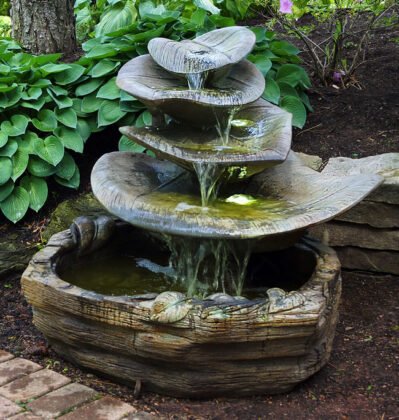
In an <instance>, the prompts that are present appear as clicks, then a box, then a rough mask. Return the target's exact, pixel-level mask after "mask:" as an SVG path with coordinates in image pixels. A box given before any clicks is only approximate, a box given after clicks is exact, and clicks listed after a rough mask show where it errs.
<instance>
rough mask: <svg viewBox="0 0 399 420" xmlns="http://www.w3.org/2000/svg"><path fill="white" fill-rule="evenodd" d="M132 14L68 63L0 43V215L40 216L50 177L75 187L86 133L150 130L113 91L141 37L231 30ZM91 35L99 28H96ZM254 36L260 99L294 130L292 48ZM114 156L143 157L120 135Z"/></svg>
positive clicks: (209, 22) (300, 96)
mask: <svg viewBox="0 0 399 420" xmlns="http://www.w3.org/2000/svg"><path fill="white" fill-rule="evenodd" d="M104 1H105V0H104ZM109 3H110V2H109ZM113 3H114V4H115V5H117V4H118V3H119V2H118V1H114V2H113ZM82 4H83V2H82ZM137 12H138V18H137V19H135V21H134V23H132V24H129V25H128V26H125V27H120V28H119V29H117V30H116V31H113V32H110V33H107V34H105V35H101V36H98V37H96V38H92V39H90V40H88V41H87V42H85V43H84V44H83V50H84V55H83V57H82V58H81V59H80V60H78V61H77V62H75V63H73V64H65V63H59V58H60V54H50V55H43V56H33V55H30V54H26V53H24V52H22V51H21V49H20V47H19V46H18V45H17V44H16V43H15V42H13V41H11V40H5V39H4V40H0V107H1V111H2V113H1V115H0V128H1V130H0V209H1V211H2V213H3V214H4V215H5V216H6V217H7V218H8V219H9V220H11V221H13V222H14V223H16V222H17V221H19V220H21V219H22V218H23V217H24V215H25V214H26V212H27V210H28V209H29V208H31V209H32V210H34V211H39V210H40V208H41V207H42V206H43V205H44V203H45V201H46V199H47V195H48V186H47V180H48V179H49V178H52V179H53V180H55V182H57V183H59V184H61V185H63V186H66V187H70V188H78V186H79V181H80V175H79V168H78V167H77V165H76V163H75V161H74V158H73V155H74V153H82V152H83V148H84V143H85V141H86V140H87V139H88V138H89V136H90V135H91V133H93V132H96V131H100V130H102V129H104V128H105V127H106V126H108V125H111V124H115V123H116V122H118V125H131V124H135V125H137V126H144V125H148V124H150V123H151V115H150V113H149V112H148V111H147V110H146V108H145V107H144V105H143V104H142V103H140V102H139V101H138V100H136V99H135V98H133V97H132V96H131V95H129V94H127V93H126V92H123V91H121V90H120V89H119V88H118V87H117V86H116V84H115V79H116V74H117V72H118V70H119V69H120V67H121V66H122V65H123V64H124V63H126V62H127V61H128V60H130V59H131V58H133V57H136V56H138V55H140V54H145V53H147V47H146V46H147V43H148V41H149V40H150V39H152V38H154V37H158V36H164V37H168V38H171V39H175V40H180V39H183V38H190V37H193V36H195V35H196V34H202V33H205V32H207V31H210V30H213V29H216V28H218V27H223V26H232V25H234V24H235V21H234V19H232V18H230V17H225V16H222V15H220V14H210V13H209V12H207V11H206V10H204V9H200V8H196V9H195V10H194V11H193V12H192V13H191V14H185V13H187V9H182V10H180V11H176V10H169V9H167V8H166V7H165V6H164V5H162V4H160V5H157V6H156V5H155V4H153V3H152V2H150V1H146V2H141V3H140V4H139V6H138V9H137ZM105 13H107V12H105ZM98 27H100V28H102V29H101V30H104V31H105V30H108V29H105V28H106V25H105V24H103V25H102V26H101V21H100V26H97V28H98ZM253 31H254V33H255V34H256V37H257V43H256V47H255V49H254V51H253V53H252V54H251V55H250V56H249V59H250V60H251V61H252V62H254V63H255V64H256V65H257V66H258V68H259V69H260V70H261V72H262V73H263V74H264V76H265V77H266V80H267V87H266V90H265V92H264V95H263V96H264V97H265V98H266V99H267V100H269V101H271V102H273V103H276V104H280V105H281V106H282V107H283V108H285V109H287V110H288V111H290V112H292V113H293V114H294V124H295V125H296V126H302V125H303V124H304V121H305V119H306V110H305V106H306V107H308V108H310V105H309V102H308V98H307V96H306V94H305V93H304V91H305V89H306V88H307V87H309V85H310V82H309V79H308V77H307V75H306V73H305V71H304V70H303V69H302V68H301V67H300V66H299V65H298V63H299V62H300V59H299V58H298V53H299V51H298V49H296V48H295V47H294V46H293V45H291V44H289V43H288V42H285V41H281V40H278V39H277V38H276V36H275V34H274V33H273V32H270V31H266V29H264V28H253ZM303 104H305V106H304V105H303ZM119 148H120V149H121V150H132V149H133V150H135V151H143V148H141V147H139V146H137V145H134V144H133V143H132V142H131V141H128V140H127V139H126V138H124V137H123V136H122V138H121V139H120V142H119Z"/></svg>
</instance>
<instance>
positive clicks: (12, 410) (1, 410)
mask: <svg viewBox="0 0 399 420" xmlns="http://www.w3.org/2000/svg"><path fill="white" fill-rule="evenodd" d="M22 410H23V408H22V407H20V406H19V405H18V404H15V403H14V402H12V401H10V400H8V399H7V398H4V397H1V396H0V419H5V418H7V417H10V416H13V415H14V414H17V413H19V412H21V411H22Z"/></svg>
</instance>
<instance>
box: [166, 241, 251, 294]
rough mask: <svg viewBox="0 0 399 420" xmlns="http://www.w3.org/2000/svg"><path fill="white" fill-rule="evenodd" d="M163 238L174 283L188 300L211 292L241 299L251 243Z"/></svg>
mask: <svg viewBox="0 0 399 420" xmlns="http://www.w3.org/2000/svg"><path fill="white" fill-rule="evenodd" d="M164 237H165V240H166V243H167V246H168V248H169V250H170V252H171V256H170V260H169V264H170V266H171V267H173V269H174V271H175V279H176V281H178V282H180V283H182V286H183V287H184V288H185V289H186V290H187V295H188V296H199V297H204V296H206V295H207V294H209V293H215V292H222V293H229V294H233V295H238V296H240V295H241V293H242V289H243V284H244V279H245V275H246V270H247V266H248V262H249V257H250V255H251V249H252V245H253V244H252V241H249V240H240V241H232V240H224V239H221V240H216V239H206V238H186V237H177V236H171V235H164Z"/></svg>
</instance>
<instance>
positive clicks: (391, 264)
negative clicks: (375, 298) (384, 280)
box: [335, 246, 399, 275]
mask: <svg viewBox="0 0 399 420" xmlns="http://www.w3.org/2000/svg"><path fill="white" fill-rule="evenodd" d="M335 250H336V251H337V254H338V257H339V260H340V261H341V264H342V267H343V268H348V269H351V270H364V271H373V272H376V273H389V274H394V275H399V252H395V251H375V250H372V249H362V248H356V247H349V246H348V247H336V248H335Z"/></svg>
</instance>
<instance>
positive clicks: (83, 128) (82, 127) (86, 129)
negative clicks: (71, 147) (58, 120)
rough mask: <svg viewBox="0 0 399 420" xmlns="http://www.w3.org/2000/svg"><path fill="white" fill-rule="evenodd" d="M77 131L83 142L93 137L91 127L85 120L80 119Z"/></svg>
mask: <svg viewBox="0 0 399 420" xmlns="http://www.w3.org/2000/svg"><path fill="white" fill-rule="evenodd" d="M77 130H78V132H79V134H80V136H81V137H82V140H83V142H85V141H86V140H87V139H88V138H89V137H90V135H91V127H90V125H89V124H88V123H87V121H86V120H84V119H81V118H78V126H77Z"/></svg>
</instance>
